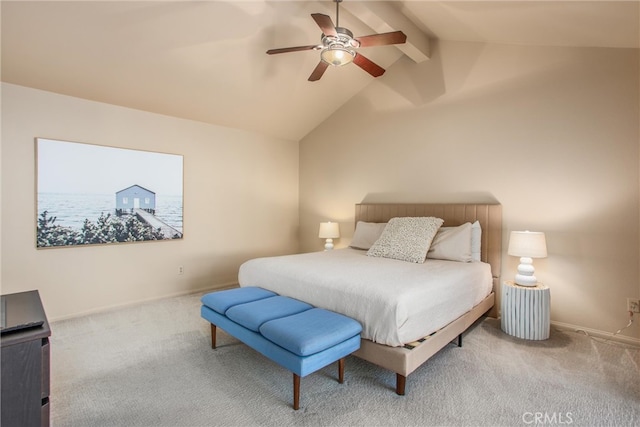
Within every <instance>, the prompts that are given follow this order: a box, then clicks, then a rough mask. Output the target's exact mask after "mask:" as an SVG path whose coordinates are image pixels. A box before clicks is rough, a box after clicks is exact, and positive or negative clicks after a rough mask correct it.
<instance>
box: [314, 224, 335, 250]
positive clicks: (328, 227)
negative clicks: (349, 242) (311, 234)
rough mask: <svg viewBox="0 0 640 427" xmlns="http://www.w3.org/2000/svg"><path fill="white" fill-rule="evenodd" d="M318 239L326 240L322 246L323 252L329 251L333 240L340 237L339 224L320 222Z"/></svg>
mask: <svg viewBox="0 0 640 427" xmlns="http://www.w3.org/2000/svg"><path fill="white" fill-rule="evenodd" d="M318 237H319V238H321V239H327V240H326V241H325V244H324V250H325V251H330V250H331V249H333V239H337V238H338V237H340V226H339V224H338V223H337V222H321V223H320V232H319V233H318Z"/></svg>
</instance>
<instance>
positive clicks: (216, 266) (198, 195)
mask: <svg viewBox="0 0 640 427" xmlns="http://www.w3.org/2000/svg"><path fill="white" fill-rule="evenodd" d="M35 137H46V138H51V139H61V140H67V141H74V142H85V143H93V144H99V145H107V146H115V147H124V148H132V149H139V150H148V151H156V152H164V153H175V154H181V155H183V156H184V233H185V234H184V239H182V240H179V241H165V242H147V243H134V244H118V245H103V246H91V247H70V248H56V249H40V250H36V249H35V224H36V222H35V221H36V213H35V196H34V189H35V181H34V180H35V170H34V167H35V166H34V165H35V160H34V159H35V157H34V156H35V154H34V147H35V143H34V138H35ZM1 158H2V169H1V171H2V270H1V271H2V283H1V286H2V293H12V292H18V291H23V290H29V289H39V290H40V294H41V296H42V299H43V302H44V304H45V308H46V310H47V314H48V315H49V317H50V318H51V319H57V318H62V317H66V316H72V315H77V314H79V313H85V312H89V311H93V310H99V309H103V308H106V307H113V306H118V305H122V304H128V303H133V302H137V301H143V300H147V299H153V298H158V297H163V296H168V295H173V294H179V293H185V292H191V291H195V290H200V289H210V288H214V287H221V286H225V285H229V284H232V283H235V282H236V281H237V272H238V266H239V265H240V263H241V262H243V261H244V260H247V259H249V258H252V257H255V256H258V255H267V254H283V253H292V252H296V251H297V249H298V144H297V142H290V141H282V140H277V139H273V138H268V137H264V136H260V135H256V134H252V133H248V132H243V131H238V130H232V129H228V128H223V127H217V126H212V125H208V124H203V123H198V122H192V121H187V120H181V119H176V118H171V117H166V116H160V115H156V114H151V113H145V112H141V111H137V110H131V109H127V108H121V107H117V106H113V105H107V104H101V103H96V102H91V101H86V100H81V99H77V98H71V97H66V96H61V95H56V94H53V93H49V92H43V91H39V90H34V89H28V88H24V87H20V86H15V85H10V84H2V157H1ZM179 266H183V267H184V274H183V275H178V267H179Z"/></svg>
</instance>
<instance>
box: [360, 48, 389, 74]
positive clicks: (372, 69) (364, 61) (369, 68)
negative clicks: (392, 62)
mask: <svg viewBox="0 0 640 427" xmlns="http://www.w3.org/2000/svg"><path fill="white" fill-rule="evenodd" d="M353 63H354V64H356V65H357V66H358V67H360V68H362V69H363V70H365V71H366V72H367V73H369V74H371V75H372V76H373V77H380V76H381V75H383V74H384V68H382V67H381V66H379V65H378V64H376V63H375V62H373V61H371V60H370V59H368V58H366V57H365V56H364V55H362V54H360V53H356V56H355V58H353Z"/></svg>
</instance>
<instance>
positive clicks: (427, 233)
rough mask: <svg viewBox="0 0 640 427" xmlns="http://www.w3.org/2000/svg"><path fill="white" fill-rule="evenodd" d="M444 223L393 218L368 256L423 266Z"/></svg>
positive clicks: (430, 219) (421, 219)
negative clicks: (434, 238) (432, 242)
mask: <svg viewBox="0 0 640 427" xmlns="http://www.w3.org/2000/svg"><path fill="white" fill-rule="evenodd" d="M443 222H444V221H443V220H442V219H441V218H435V217H402V218H391V220H390V221H389V223H388V224H387V226H386V227H385V228H384V231H383V232H382V235H381V236H380V238H379V239H378V240H377V241H376V242H375V243H374V244H373V245H372V246H371V248H370V249H369V251H368V252H367V255H368V256H374V257H383V258H392V259H398V260H401V261H408V262H414V263H419V264H422V263H423V262H424V260H425V258H426V257H427V251H428V250H429V246H431V241H432V240H433V237H434V236H435V235H436V233H437V232H438V228H440V226H441V225H442V223H443Z"/></svg>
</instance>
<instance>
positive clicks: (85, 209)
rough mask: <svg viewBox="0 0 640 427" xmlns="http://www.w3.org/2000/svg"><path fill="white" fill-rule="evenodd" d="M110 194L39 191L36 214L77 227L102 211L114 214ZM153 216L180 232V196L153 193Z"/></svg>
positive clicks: (95, 217)
mask: <svg viewBox="0 0 640 427" xmlns="http://www.w3.org/2000/svg"><path fill="white" fill-rule="evenodd" d="M115 206H116V200H115V196H114V195H113V194H64V193H38V217H40V215H41V214H42V213H43V212H44V211H47V213H48V215H47V216H48V217H56V222H55V224H56V225H60V226H63V227H69V228H73V229H75V230H80V229H81V228H82V225H83V224H84V221H85V219H88V220H89V221H91V222H95V221H96V220H97V219H98V218H99V217H100V215H101V214H104V215H107V214H111V215H115ZM155 216H156V217H158V218H159V219H161V220H162V221H164V222H165V223H167V224H168V225H170V226H172V227H173V228H175V229H176V230H178V231H180V232H182V196H164V195H160V194H158V195H156V211H155Z"/></svg>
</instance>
